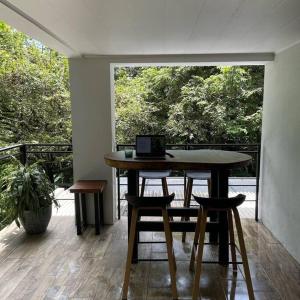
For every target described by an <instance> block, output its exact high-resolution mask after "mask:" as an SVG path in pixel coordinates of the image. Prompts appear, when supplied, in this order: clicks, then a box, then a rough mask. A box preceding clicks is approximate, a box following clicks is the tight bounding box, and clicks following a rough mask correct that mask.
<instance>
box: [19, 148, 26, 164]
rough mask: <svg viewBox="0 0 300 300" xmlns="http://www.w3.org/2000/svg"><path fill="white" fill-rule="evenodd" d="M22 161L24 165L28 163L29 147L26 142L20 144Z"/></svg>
mask: <svg viewBox="0 0 300 300" xmlns="http://www.w3.org/2000/svg"><path fill="white" fill-rule="evenodd" d="M20 162H21V164H23V165H26V163H27V148H26V144H23V145H21V146H20Z"/></svg>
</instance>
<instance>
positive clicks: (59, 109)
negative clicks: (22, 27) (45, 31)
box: [0, 22, 71, 145]
mask: <svg viewBox="0 0 300 300" xmlns="http://www.w3.org/2000/svg"><path fill="white" fill-rule="evenodd" d="M68 76H69V75H68V63H67V59H66V58H65V57H63V56H61V55H59V54H58V53H57V52H56V51H53V50H51V49H49V48H47V47H44V46H43V45H41V44H40V43H38V42H36V41H34V40H32V39H30V38H29V37H28V36H26V35H25V34H23V33H20V32H18V31H16V30H14V29H12V28H11V27H10V26H8V25H6V24H5V23H3V22H1V23H0V133H1V134H0V145H6V144H13V143H20V142H70V140H71V118H70V117H71V111H70V95H69V78H68Z"/></svg>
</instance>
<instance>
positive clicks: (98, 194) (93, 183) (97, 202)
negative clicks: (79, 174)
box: [69, 180, 107, 235]
mask: <svg viewBox="0 0 300 300" xmlns="http://www.w3.org/2000/svg"><path fill="white" fill-rule="evenodd" d="M106 183H107V182H106V180H79V181H76V182H75V184H74V185H72V186H71V187H70V189H69V190H70V192H71V193H74V194H75V217H76V227H77V235H80V234H81V233H82V231H83V229H82V228H85V227H86V226H87V213H86V197H85V194H87V193H92V194H94V210H95V231H96V234H97V235H98V234H100V224H103V191H104V189H105V187H106ZM81 214H82V215H81ZM82 223H83V224H82Z"/></svg>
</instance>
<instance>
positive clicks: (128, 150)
mask: <svg viewBox="0 0 300 300" xmlns="http://www.w3.org/2000/svg"><path fill="white" fill-rule="evenodd" d="M132 157H133V151H132V150H131V149H126V150H125V158H132Z"/></svg>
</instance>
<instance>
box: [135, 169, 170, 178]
mask: <svg viewBox="0 0 300 300" xmlns="http://www.w3.org/2000/svg"><path fill="white" fill-rule="evenodd" d="M139 175H140V177H143V178H146V179H162V178H165V177H168V176H170V175H171V171H170V170H158V171H155V170H153V171H140V172H139Z"/></svg>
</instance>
